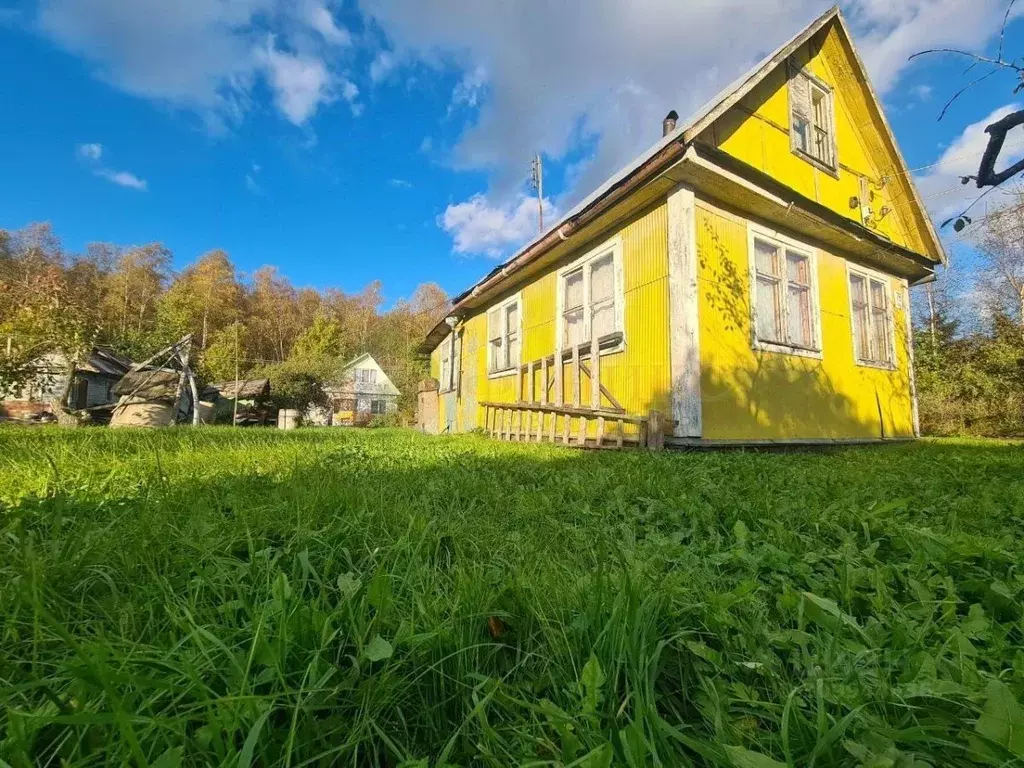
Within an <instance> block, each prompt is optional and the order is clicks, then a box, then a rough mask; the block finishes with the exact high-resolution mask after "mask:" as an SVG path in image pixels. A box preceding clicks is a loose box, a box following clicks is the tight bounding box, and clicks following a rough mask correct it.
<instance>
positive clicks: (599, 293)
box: [590, 253, 615, 304]
mask: <svg viewBox="0 0 1024 768" xmlns="http://www.w3.org/2000/svg"><path fill="white" fill-rule="evenodd" d="M614 294H615V270H614V267H613V265H612V255H611V254H610V253H609V254H608V255H607V256H602V257H601V258H600V259H597V260H596V261H594V262H593V263H592V264H591V265H590V303H591V304H598V303H600V302H602V301H605V300H607V299H611V298H612V297H613V296H614Z"/></svg>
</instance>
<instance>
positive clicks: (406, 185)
mask: <svg viewBox="0 0 1024 768" xmlns="http://www.w3.org/2000/svg"><path fill="white" fill-rule="evenodd" d="M388 184H390V185H391V186H392V187H395V188H396V189H412V182H411V181H406V180H405V179H388Z"/></svg>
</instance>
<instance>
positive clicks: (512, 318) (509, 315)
mask: <svg viewBox="0 0 1024 768" xmlns="http://www.w3.org/2000/svg"><path fill="white" fill-rule="evenodd" d="M505 320H506V323H505V333H506V334H509V333H516V332H517V331H518V330H519V302H518V301H517V302H514V303H512V304H509V305H508V306H507V307H505Z"/></svg>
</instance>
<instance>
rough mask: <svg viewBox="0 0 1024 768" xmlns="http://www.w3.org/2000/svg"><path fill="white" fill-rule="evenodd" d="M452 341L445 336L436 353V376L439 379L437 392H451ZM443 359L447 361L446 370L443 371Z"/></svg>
mask: <svg viewBox="0 0 1024 768" xmlns="http://www.w3.org/2000/svg"><path fill="white" fill-rule="evenodd" d="M451 345H452V340H451V339H450V338H448V337H447V336H445V339H444V341H442V342H441V347H440V349H439V350H438V352H437V369H438V370H437V375H438V378H439V382H438V383H439V387H438V391H439V392H450V391H451V380H452V369H451V364H452V346H451ZM445 358H447V359H448V369H447V370H445Z"/></svg>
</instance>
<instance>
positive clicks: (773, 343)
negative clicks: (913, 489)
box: [421, 9, 945, 445]
mask: <svg viewBox="0 0 1024 768" xmlns="http://www.w3.org/2000/svg"><path fill="white" fill-rule="evenodd" d="M686 76H687V74H686V73H681V74H680V77H686ZM690 76H691V77H693V78H694V79H695V80H696V79H698V77H699V73H691V74H690ZM944 260H945V256H944V253H943V250H942V246H941V244H940V242H939V239H938V237H937V236H936V233H935V230H934V228H933V226H932V224H931V222H930V220H929V218H928V214H927V212H926V210H925V208H924V207H923V205H922V203H921V199H920V197H919V196H918V193H917V191H916V190H915V188H914V182H913V177H912V175H911V174H910V172H909V170H908V169H907V166H906V164H905V162H904V161H903V158H902V157H901V155H900V151H899V149H898V147H897V145H896V140H895V138H894V137H893V134H892V131H891V130H890V128H889V125H888V123H887V122H886V119H885V115H884V114H883V112H882V106H881V104H880V102H879V100H878V98H877V96H876V94H875V92H874V91H873V90H872V88H871V85H870V84H869V82H868V76H867V73H866V71H865V69H864V66H863V63H862V62H861V60H860V58H859V57H858V55H857V52H856V50H855V49H854V45H853V42H852V40H851V37H850V34H849V30H848V29H847V26H846V24H845V22H844V20H843V18H842V16H841V14H840V13H839V11H838V9H833V10H831V11H829V12H828V13H826V14H825V15H823V16H822V17H820V18H819V19H817V20H816V21H814V22H813V23H812V24H811V25H810V26H809V27H807V28H806V29H805V30H803V31H802V32H801V33H800V34H799V35H797V36H796V37H795V38H793V39H792V40H790V41H788V42H787V43H785V44H784V45H783V46H782V47H781V48H779V49H778V50H777V51H775V52H774V53H772V54H771V55H770V56H769V57H768V58H767V59H765V60H764V61H763V62H761V63H760V64H758V65H757V66H756V67H755V68H754V69H753V70H751V71H750V72H748V73H747V74H745V75H744V76H743V77H742V78H741V79H740V80H739V81H737V82H736V83H735V84H733V85H732V86H730V87H729V88H728V89H726V90H725V91H724V92H723V93H721V94H719V95H718V96H717V97H716V98H715V99H714V100H713V101H712V102H711V103H710V104H708V105H707V106H705V107H704V108H702V109H701V110H700V111H699V112H698V113H697V114H696V115H695V116H693V117H692V118H691V119H689V120H686V121H684V122H682V123H681V124H679V125H676V116H675V114H674V113H670V114H669V116H668V118H666V121H665V125H664V127H663V137H662V139H661V140H660V141H658V142H657V143H656V144H655V145H654V146H653V147H652V148H651V149H650V150H649V151H648V152H646V153H645V154H643V155H642V156H641V157H639V158H638V159H637V160H636V161H634V162H633V163H632V164H630V165H629V166H628V167H626V168H625V169H623V170H622V171H620V172H619V173H618V174H616V175H615V176H614V177H612V178H611V179H609V180H608V181H607V182H606V183H605V184H604V185H602V186H601V187H600V188H599V189H597V190H596V191H595V192H594V193H593V194H591V195H590V196H589V197H587V198H586V199H585V200H584V201H583V202H582V203H580V204H579V205H578V206H577V207H576V208H575V209H574V210H572V211H571V212H570V213H568V214H567V215H566V216H565V217H563V218H562V219H561V220H560V221H558V222H557V223H556V224H555V225H554V226H553V227H551V228H550V229H549V230H548V231H547V232H546V233H544V234H542V235H541V236H540V237H538V238H537V239H536V240H534V241H533V242H531V243H529V244H528V245H527V246H525V247H524V248H523V249H522V250H520V251H519V252H518V253H516V254H515V256H514V257H513V258H512V259H511V260H509V261H508V262H507V263H505V264H503V265H501V266H499V267H496V268H495V269H494V270H493V271H492V272H491V273H490V274H488V275H487V276H486V277H485V278H484V279H483V280H481V281H480V282H478V283H477V284H476V285H475V286H473V287H472V288H471V289H470V290H468V291H466V292H465V293H463V294H462V295H460V296H458V297H456V298H455V300H454V305H453V307H454V308H453V311H452V313H451V315H450V316H449V317H448V318H446V320H445V322H442V323H439V324H438V325H437V326H436V327H435V328H434V329H433V330H432V331H431V332H430V334H429V336H428V338H427V339H426V341H425V342H424V344H423V345H422V347H421V350H422V351H423V352H425V353H429V354H430V360H431V374H430V375H431V376H432V377H434V378H435V379H437V380H438V381H439V382H440V393H439V395H438V399H439V403H438V415H439V418H438V419H437V431H445V430H450V431H459V432H466V431H469V430H472V429H474V428H477V427H482V428H484V429H486V430H488V431H489V432H490V433H491V434H495V435H499V436H502V437H506V438H515V439H534V440H536V439H544V440H554V441H567V442H574V443H579V442H580V441H581V439H582V441H585V442H586V443H587V444H591V445H592V444H594V443H596V442H602V443H607V442H612V443H613V444H615V443H618V441H619V440H620V439H621V440H622V441H623V442H627V441H637V440H638V439H639V440H643V438H644V437H645V436H646V437H647V439H648V440H652V436H654V435H658V436H660V435H665V437H666V439H667V440H668V441H669V442H675V443H677V444H682V445H686V444H704V443H723V442H731V441H737V442H743V443H759V442H797V441H812V442H813V441H823V440H824V441H843V440H865V439H868V440H873V439H887V438H910V437H914V436H915V435H916V434H917V408H916V397H915V389H914V373H913V365H912V363H913V361H912V349H911V345H910V304H909V301H910V297H909V293H908V289H909V286H911V285H915V284H919V283H923V282H928V281H930V280H931V279H933V272H934V269H935V267H936V265H938V264H940V263H943V262H944ZM591 374H594V375H593V376H591ZM595 380H596V381H595ZM421 400H422V394H421ZM652 420H653V423H652ZM662 420H663V421H662ZM581 424H582V425H584V426H583V429H585V430H586V431H585V432H582V431H581ZM652 441H653V442H657V440H652Z"/></svg>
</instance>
